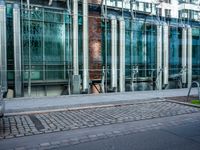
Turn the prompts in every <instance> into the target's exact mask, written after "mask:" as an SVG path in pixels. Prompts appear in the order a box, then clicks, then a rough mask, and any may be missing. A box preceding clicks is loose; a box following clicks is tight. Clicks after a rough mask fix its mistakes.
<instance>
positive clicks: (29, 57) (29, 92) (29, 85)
mask: <svg viewBox="0 0 200 150" xmlns="http://www.w3.org/2000/svg"><path fill="white" fill-rule="evenodd" d="M27 3H28V39H29V42H28V47H29V48H28V63H29V67H28V69H29V71H28V96H31V78H32V77H31V33H30V32H31V25H30V21H31V20H30V19H31V18H30V17H31V16H30V3H29V0H27Z"/></svg>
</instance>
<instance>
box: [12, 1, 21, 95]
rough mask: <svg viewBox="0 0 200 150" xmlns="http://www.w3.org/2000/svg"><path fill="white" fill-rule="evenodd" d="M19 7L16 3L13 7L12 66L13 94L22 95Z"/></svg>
mask: <svg viewBox="0 0 200 150" xmlns="http://www.w3.org/2000/svg"><path fill="white" fill-rule="evenodd" d="M19 20H20V8H19V5H18V4H14V7H13V32H14V33H13V35H14V62H15V64H14V67H15V96H16V97H21V96H22V80H21V79H22V76H21V66H22V64H21V32H20V21H19Z"/></svg>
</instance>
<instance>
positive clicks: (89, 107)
mask: <svg viewBox="0 0 200 150" xmlns="http://www.w3.org/2000/svg"><path fill="white" fill-rule="evenodd" d="M165 101H167V100H166V99H161V98H159V99H155V100H148V101H142V102H132V103H130V102H129V103H122V104H102V105H98V104H97V105H95V104H94V105H92V106H79V107H73V106H72V107H71V108H60V109H49V110H36V111H24V112H11V113H5V114H4V116H6V117H9V116H18V115H30V114H42V113H43V114H45V113H50V112H62V111H76V110H85V109H95V108H107V107H120V106H127V105H137V104H147V103H156V102H165Z"/></svg>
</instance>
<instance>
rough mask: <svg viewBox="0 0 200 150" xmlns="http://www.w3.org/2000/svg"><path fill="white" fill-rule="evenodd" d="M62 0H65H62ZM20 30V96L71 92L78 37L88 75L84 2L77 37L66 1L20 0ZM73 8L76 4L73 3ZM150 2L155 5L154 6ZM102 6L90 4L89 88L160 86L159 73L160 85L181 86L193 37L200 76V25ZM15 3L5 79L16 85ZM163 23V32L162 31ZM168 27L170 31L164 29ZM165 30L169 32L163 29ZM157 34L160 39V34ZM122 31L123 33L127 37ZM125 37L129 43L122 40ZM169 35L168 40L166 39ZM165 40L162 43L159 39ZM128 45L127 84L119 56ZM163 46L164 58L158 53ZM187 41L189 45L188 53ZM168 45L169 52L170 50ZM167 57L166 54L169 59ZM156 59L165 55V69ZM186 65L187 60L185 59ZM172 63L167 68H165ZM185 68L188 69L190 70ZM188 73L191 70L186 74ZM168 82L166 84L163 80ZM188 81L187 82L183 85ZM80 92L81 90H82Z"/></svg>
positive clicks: (9, 17) (196, 76) (9, 7)
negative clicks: (28, 1)
mask: <svg viewBox="0 0 200 150" xmlns="http://www.w3.org/2000/svg"><path fill="white" fill-rule="evenodd" d="M54 3H56V2H54ZM63 3H64V2H63ZM19 6H20V23H21V28H20V31H21V32H20V33H21V51H22V52H21V66H22V70H21V72H22V76H21V80H22V83H21V84H22V96H28V95H29V96H30V95H31V96H40V95H42V96H45V95H62V94H70V93H71V92H70V91H72V89H73V81H72V79H71V78H72V76H73V70H74V68H73V59H74V57H73V56H74V51H73V42H74V41H75V40H78V55H77V59H78V68H79V75H80V78H81V83H80V86H79V88H80V91H81V90H82V86H83V83H82V80H83V78H84V73H83V70H84V65H83V60H84V59H85V58H84V57H83V51H84V48H83V44H84V42H85V39H84V37H83V31H84V27H83V22H84V17H83V10H82V9H83V6H82V3H81V2H79V5H78V25H77V26H78V37H77V39H74V38H73V26H74V22H73V17H74V14H73V13H72V12H70V10H69V9H67V8H68V7H66V6H65V5H64V7H63V6H62V5H53V6H51V7H50V6H48V7H47V6H46V5H43V4H34V3H32V4H31V5H30V6H28V5H27V4H26V3H20V4H19ZM70 8H71V9H72V7H71V5H70ZM150 8H151V6H150ZM101 11H102V10H101V6H98V7H97V6H96V5H94V6H93V5H92V4H90V7H89V11H88V13H89V16H88V30H89V32H88V37H89V39H88V41H86V42H88V45H89V46H88V52H89V54H88V57H89V66H88V68H89V71H88V72H89V79H88V80H89V85H88V87H89V90H88V91H89V92H88V93H95V92H100V93H101V92H104V91H105V92H114V91H118V92H119V91H120V89H119V87H120V86H124V87H125V91H138V90H155V89H158V88H157V87H156V86H157V82H158V76H160V75H161V79H162V80H163V81H162V82H161V83H162V89H167V88H182V87H184V86H183V85H182V84H180V82H182V75H183V74H182V73H183V61H184V59H186V61H188V58H187V57H186V58H183V57H184V56H183V49H184V47H183V45H187V44H188V43H189V42H188V41H189V38H191V40H192V80H198V81H199V80H200V59H199V57H200V26H199V24H198V23H196V22H194V21H192V20H189V21H187V22H184V23H183V22H181V23H182V24H180V22H179V20H178V19H174V20H175V21H174V20H173V19H171V20H170V19H168V22H167V28H164V27H163V25H164V22H163V20H164V21H166V20H165V19H162V18H160V17H159V18H158V17H156V16H154V17H149V16H148V15H147V14H140V13H138V14H136V16H135V18H131V16H130V12H129V11H126V10H124V14H123V15H124V16H122V15H121V12H120V10H119V11H118V12H116V11H115V10H112V9H110V10H109V11H108V14H106V16H105V15H102V12H101ZM110 16H116V18H115V19H116V33H115V36H117V38H116V42H113V38H112V34H113V31H112V29H113V28H112V23H111V22H112V19H111V17H110ZM119 17H123V20H122V22H124V23H125V27H124V28H125V29H124V31H125V33H124V34H122V33H121V31H123V30H122V28H123V27H121V26H120V20H119ZM13 24H14V23H13V3H6V27H7V31H6V33H7V72H8V74H7V80H8V88H10V89H13V90H14V87H15V83H14V80H15V68H14V63H15V60H14V55H15V53H14V38H13V37H14V34H15V33H14V32H13ZM158 26H161V32H159V31H158ZM190 27H191V28H192V37H190V36H189V34H188V28H190ZM183 29H186V37H184V38H186V40H185V41H186V43H184V40H183ZM165 30H167V32H166V31H165ZM165 33H166V34H165ZM159 34H160V35H161V39H159ZM123 36H124V37H123ZM122 38H125V43H121V40H120V39H122ZM166 38H167V40H166ZM158 40H160V42H161V47H160V46H159V44H160V43H159V42H158ZM113 44H114V46H115V48H116V57H112V56H113V53H112V47H113ZM121 44H122V45H123V44H124V46H125V54H124V56H125V62H124V63H125V68H124V70H125V77H124V78H125V84H124V85H121V83H120V77H121V74H120V72H121V71H122V70H123V68H122V69H121V68H120V65H121V64H120V60H121V59H122V57H123V56H122V55H120V54H121V52H122V51H121V50H122V48H121V47H120V46H121ZM159 49H160V52H161V55H162V58H159V55H158V51H159ZM188 50H189V49H188V47H187V46H186V51H187V53H188ZM166 51H167V52H166ZM165 58H168V59H167V60H166V59H165ZM113 59H114V60H116V61H117V64H116V66H117V70H116V74H115V75H116V76H117V78H116V89H115V90H113V89H112V87H111V82H113V81H114V80H112V78H114V75H113V71H112V63H113V62H114V61H113ZM158 61H161V65H162V67H161V68H160V69H161V70H162V71H161V73H159V71H158V68H159V66H158ZM186 65H188V62H187V63H186ZM166 68H168V71H169V73H168V74H166V72H164V70H165V69H166ZM186 72H188V71H187V70H186ZM186 76H188V73H187V74H186ZM166 80H167V81H168V82H167V83H168V84H167V85H164V84H165V83H164V82H165V81H166ZM187 85H189V83H188V82H187V83H186V85H185V87H187ZM80 93H81V92H80Z"/></svg>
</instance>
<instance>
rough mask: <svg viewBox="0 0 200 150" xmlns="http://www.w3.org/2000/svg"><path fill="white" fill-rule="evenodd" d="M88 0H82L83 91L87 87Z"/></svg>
mask: <svg viewBox="0 0 200 150" xmlns="http://www.w3.org/2000/svg"><path fill="white" fill-rule="evenodd" d="M88 51H89V48H88V1H87V0H83V91H88V89H89V70H88V63H89V56H88V55H89V54H88V53H89V52H88Z"/></svg>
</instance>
